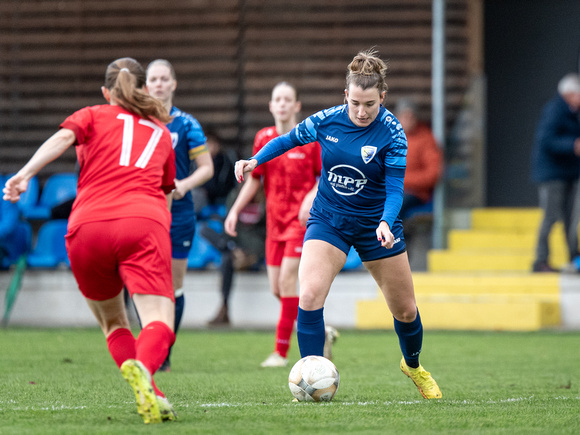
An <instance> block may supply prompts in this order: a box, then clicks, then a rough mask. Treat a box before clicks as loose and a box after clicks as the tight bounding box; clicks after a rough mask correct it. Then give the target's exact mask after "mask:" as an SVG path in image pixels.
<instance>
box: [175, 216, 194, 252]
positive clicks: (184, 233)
mask: <svg viewBox="0 0 580 435" xmlns="http://www.w3.org/2000/svg"><path fill="white" fill-rule="evenodd" d="M195 224H196V219H195V214H193V213H187V214H181V213H180V214H177V213H173V214H172V222H171V231H170V234H171V257H172V258H175V259H178V260H183V259H185V258H187V257H188V256H189V251H190V250H191V245H192V243H193V236H194V234H195Z"/></svg>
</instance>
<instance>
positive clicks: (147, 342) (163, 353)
mask: <svg viewBox="0 0 580 435" xmlns="http://www.w3.org/2000/svg"><path fill="white" fill-rule="evenodd" d="M174 342H175V334H174V333H173V331H172V330H171V329H170V328H169V326H167V325H166V324H165V323H163V322H160V321H155V322H151V323H149V324H148V325H147V326H145V327H144V328H143V329H142V330H141V333H140V334H139V337H138V338H137V342H136V345H135V347H136V349H137V355H136V359H137V360H139V361H141V362H142V363H143V365H144V366H145V367H146V368H147V370H149V373H151V376H153V374H154V373H155V372H156V371H157V370H158V369H159V367H161V364H163V361H165V358H166V357H167V353H168V352H169V348H170V347H171V345H172V344H173V343H174Z"/></svg>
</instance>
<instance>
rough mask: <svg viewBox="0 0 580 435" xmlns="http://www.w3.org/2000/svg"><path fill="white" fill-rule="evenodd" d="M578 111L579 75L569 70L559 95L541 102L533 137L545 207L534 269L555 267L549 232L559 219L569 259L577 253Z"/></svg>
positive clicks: (534, 174) (534, 173) (534, 162)
mask: <svg viewBox="0 0 580 435" xmlns="http://www.w3.org/2000/svg"><path fill="white" fill-rule="evenodd" d="M579 112H580V78H579V76H578V74H574V73H570V74H567V75H566V76H564V77H563V78H562V79H561V80H560V82H559V83H558V95H556V96H555V97H554V98H553V99H552V100H550V101H549V102H548V103H547V104H546V105H545V106H544V109H543V112H542V116H541V118H540V121H539V123H538V127H537V130H536V135H535V139H534V148H533V151H532V179H533V181H534V182H535V183H537V184H538V193H539V203H540V207H541V208H542V210H543V211H544V219H543V221H542V224H541V226H540V229H539V233H538V242H537V246H536V258H535V262H534V264H533V271H534V272H555V271H556V270H555V269H553V268H552V267H551V266H550V264H549V262H548V259H549V253H550V252H549V245H548V236H549V234H550V231H551V229H552V226H553V225H554V223H555V222H557V221H559V220H561V221H563V223H564V229H565V231H566V235H567V237H566V239H567V243H568V253H569V256H570V258H569V260H570V261H571V260H572V259H573V258H574V257H576V256H577V255H578V228H577V224H578V216H575V215H574V214H575V213H574V212H573V210H574V209H575V207H574V198H575V197H576V190H577V186H578V177H579V175H580V157H579V156H580V118H579ZM578 208H579V209H580V207H578ZM578 211H579V212H580V210H578Z"/></svg>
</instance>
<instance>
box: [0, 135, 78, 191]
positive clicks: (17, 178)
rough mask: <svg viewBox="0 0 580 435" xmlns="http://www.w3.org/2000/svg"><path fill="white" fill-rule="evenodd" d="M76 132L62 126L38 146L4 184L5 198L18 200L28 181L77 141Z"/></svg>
mask: <svg viewBox="0 0 580 435" xmlns="http://www.w3.org/2000/svg"><path fill="white" fill-rule="evenodd" d="M76 140H77V139H76V136H75V133H74V132H73V131H72V130H69V129H68V128H62V129H60V130H59V131H57V132H56V133H55V134H53V135H52V136H51V137H49V138H48V139H47V140H46V141H45V142H44V143H43V144H42V145H41V146H40V148H38V150H37V151H36V153H34V155H33V156H32V157H31V159H30V160H29V161H28V163H26V165H24V167H23V168H22V169H20V171H18V172H17V173H16V175H14V176H13V177H12V178H10V179H9V180H8V181H6V185H5V186H4V189H3V192H4V200H5V201H10V202H16V201H18V200H19V199H20V194H22V193H24V192H25V191H26V188H27V187H28V181H29V180H30V179H31V178H32V177H34V176H35V175H36V174H38V172H39V171H40V170H41V169H42V168H44V167H45V166H46V165H48V164H49V163H50V162H52V161H53V160H56V159H57V158H58V157H60V156H61V155H62V154H63V153H64V152H65V151H66V150H67V149H68V148H69V147H70V146H71V145H73V144H74V143H75V142H76Z"/></svg>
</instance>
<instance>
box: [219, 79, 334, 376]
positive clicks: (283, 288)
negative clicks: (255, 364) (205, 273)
mask: <svg viewBox="0 0 580 435" xmlns="http://www.w3.org/2000/svg"><path fill="white" fill-rule="evenodd" d="M271 98H272V99H271V101H270V112H271V113H272V115H273V116H274V120H275V123H276V125H275V126H273V127H267V128H264V129H262V130H260V131H259V132H258V133H257V134H256V137H255V140H254V150H253V153H254V154H255V153H257V152H258V151H259V150H260V149H261V148H262V147H263V146H264V145H265V144H266V143H268V142H269V141H270V140H271V139H273V138H275V137H277V136H279V135H282V134H284V133H287V132H289V131H290V130H292V128H294V126H295V125H296V124H297V121H296V117H297V115H298V113H299V112H300V108H301V104H300V101H299V99H298V93H297V91H296V89H295V88H294V86H292V85H290V84H289V83H287V82H281V83H278V84H277V85H276V86H274V89H273V90H272V97H271ZM320 171H321V161H320V145H319V144H318V143H317V142H314V143H309V144H307V145H304V146H302V147H300V148H296V149H295V150H292V151H291V152H289V153H286V154H284V155H283V156H282V157H280V158H279V159H276V160H272V161H271V162H270V163H268V164H266V165H263V166H262V167H260V168H259V169H258V170H255V171H254V172H253V173H252V176H251V177H248V180H247V181H246V182H245V184H244V185H243V187H242V189H241V190H240V193H239V195H238V197H237V199H236V201H235V202H234V204H233V205H232V208H231V209H230V211H229V213H228V216H227V217H226V220H225V223H224V227H225V231H226V233H228V234H229V235H231V236H234V237H235V236H236V235H237V232H236V224H237V222H238V215H239V213H240V211H241V210H242V209H243V208H244V207H245V206H246V205H247V204H248V203H249V202H250V201H251V200H252V198H253V197H254V196H255V195H256V193H257V192H258V190H259V189H260V186H261V180H263V183H264V191H265V194H266V268H267V271H268V279H269V282H270V288H271V290H272V293H273V294H274V296H276V297H277V298H279V299H280V303H281V311H280V318H279V320H278V325H277V328H276V346H275V351H274V352H273V353H272V354H271V355H270V356H269V357H268V358H267V359H266V360H265V361H264V362H262V364H261V366H262V367H284V366H286V365H287V364H288V359H287V354H288V349H289V347H290V339H291V337H292V331H293V330H294V322H295V321H296V317H297V315H298V295H297V283H298V266H299V263H300V256H301V254H302V244H303V239H304V233H305V231H306V221H307V220H308V217H309V215H310V207H311V206H312V200H313V199H314V196H315V195H316V190H317V187H318V177H319V176H320ZM328 335H329V341H328V344H329V346H330V345H331V344H332V341H333V340H334V339H335V338H336V335H337V333H336V330H334V328H329V331H328ZM328 353H329V355H328V356H330V347H328Z"/></svg>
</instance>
